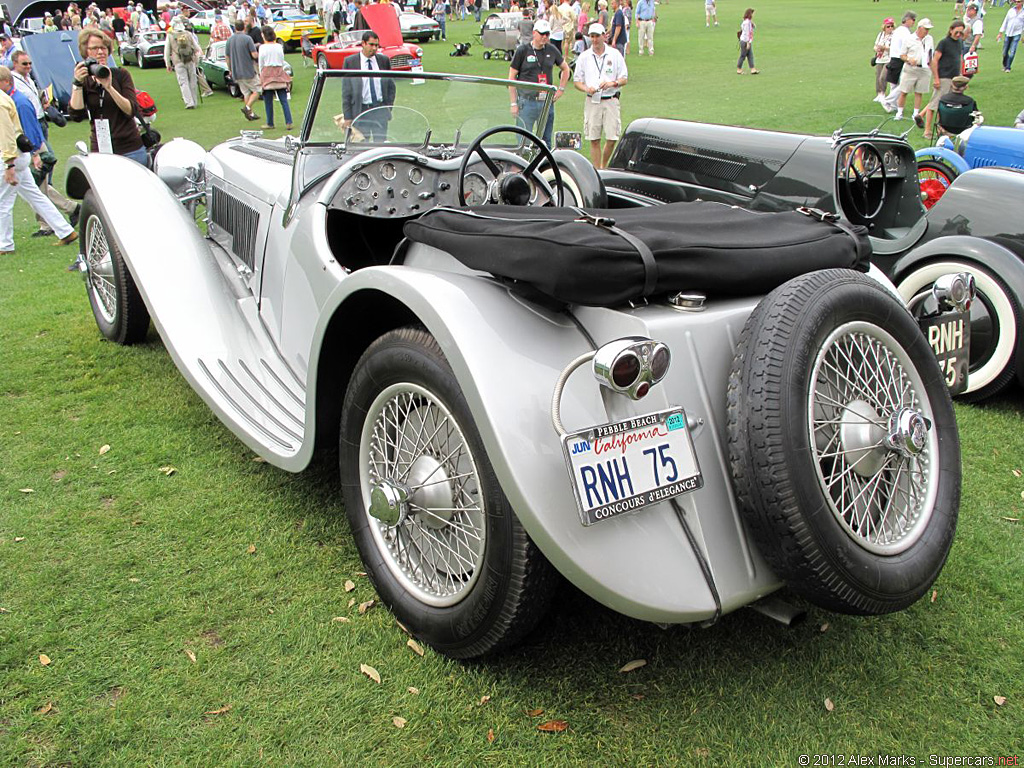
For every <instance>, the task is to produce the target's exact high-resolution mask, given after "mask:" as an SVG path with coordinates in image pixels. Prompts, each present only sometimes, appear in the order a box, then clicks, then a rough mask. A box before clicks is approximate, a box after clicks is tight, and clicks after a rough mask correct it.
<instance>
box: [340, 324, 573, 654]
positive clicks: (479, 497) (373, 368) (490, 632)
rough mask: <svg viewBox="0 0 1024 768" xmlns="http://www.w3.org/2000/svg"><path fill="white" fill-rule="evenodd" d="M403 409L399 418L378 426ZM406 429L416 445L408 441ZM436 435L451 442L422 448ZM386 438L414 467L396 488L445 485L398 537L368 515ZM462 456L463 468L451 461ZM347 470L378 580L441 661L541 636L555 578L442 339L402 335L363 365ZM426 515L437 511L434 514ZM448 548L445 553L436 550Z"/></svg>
mask: <svg viewBox="0 0 1024 768" xmlns="http://www.w3.org/2000/svg"><path fill="white" fill-rule="evenodd" d="M393 403H396V404H397V405H396V406H395V408H396V410H391V411H389V413H390V414H391V419H390V420H378V419H379V418H380V419H383V417H380V414H381V413H382V412H383V411H384V409H385V408H390V407H391V406H392V404H393ZM399 408H404V409H405V410H404V412H399V410H398V409H399ZM428 417H429V418H433V419H437V418H442V419H444V421H442V422H441V423H442V424H445V425H446V428H445V429H443V430H440V433H438V430H434V429H431V430H424V429H422V425H423V424H425V423H428V422H427V420H428ZM430 423H431V424H433V423H434V422H430ZM374 426H376V429H377V431H376V432H374V431H373V428H374ZM406 426H409V428H410V433H409V434H408V435H407V434H406V433H405V432H403V431H401V429H402V428H403V427H406ZM416 426H420V430H419V434H418V435H417V434H414V433H413V431H414V430H415V428H416ZM428 431H430V432H431V434H432V435H433V434H439V435H440V436H438V437H433V436H432V437H431V438H430V439H428V440H422V435H423V434H425V433H426V432H428ZM385 433H386V434H390V435H392V436H394V435H400V437H401V439H402V441H403V446H405V448H404V449H403V450H404V451H405V454H407V455H408V456H409V457H415V458H412V460H410V461H407V462H405V465H404V466H401V465H395V466H394V467H393V468H392V469H393V472H394V474H396V475H398V476H397V477H394V478H392V479H394V480H395V481H396V482H399V483H404V484H408V485H409V486H413V487H415V485H416V480H415V477H416V476H417V475H418V474H419V473H421V472H422V473H426V474H425V476H426V477H433V478H438V477H444V482H443V483H438V482H436V480H435V481H433V482H431V483H429V486H430V488H431V489H432V490H431V491H427V490H423V491H417V490H411V491H410V496H409V501H410V505H409V506H408V508H407V511H408V515H407V516H405V517H404V518H403V519H402V520H401V521H400V522H398V523H397V524H396V525H392V526H390V527H389V526H387V525H385V524H384V523H382V522H380V521H379V520H378V519H376V518H374V517H371V516H370V513H369V499H370V491H371V489H372V488H373V486H374V484H375V483H379V482H380V480H381V479H382V478H381V474H382V473H380V472H378V471H377V470H376V469H375V467H377V466H378V464H377V463H375V462H378V460H380V461H384V462H385V463H386V462H387V461H388V460H389V459H388V457H389V456H392V454H390V453H389V452H388V449H387V443H386V437H385V443H384V448H381V444H380V443H379V442H374V439H375V438H374V436H375V435H376V436H379V435H381V434H385ZM409 435H412V437H409ZM413 438H415V439H413ZM376 439H378V440H379V438H376ZM421 442H422V444H420V443H421ZM451 446H455V448H454V449H451V450H450V448H451ZM453 450H454V451H457V453H456V454H455V455H456V456H457V459H456V460H455V461H452V460H451V459H450V458H446V457H448V456H449V455H450V454H451V453H452V452H453ZM405 454H403V455H405ZM340 463H341V467H340V469H341V479H342V484H343V487H344V497H345V509H346V512H347V515H348V519H349V524H350V525H351V527H352V533H353V536H354V537H355V542H356V546H357V547H358V548H359V553H360V555H361V557H362V560H363V563H364V564H365V566H366V571H367V574H368V575H369V577H370V579H371V580H372V582H373V584H374V586H375V587H376V589H377V594H378V595H380V598H381V600H382V601H383V602H384V603H385V604H386V605H387V606H388V607H389V608H391V610H392V611H393V612H394V614H395V616H396V617H397V618H398V619H399V621H401V622H402V623H403V624H404V625H405V626H406V627H408V628H409V630H410V631H411V632H412V633H413V634H415V635H416V636H417V637H419V638H421V639H423V640H424V641H426V642H427V643H428V644H430V645H431V646H432V647H433V648H434V649H436V650H437V651H438V652H439V653H442V654H444V655H446V656H449V657H452V658H460V659H466V658H473V657H477V656H482V655H484V654H488V653H492V652H494V651H497V650H500V649H502V648H505V647H507V646H510V645H512V644H514V643H515V642H516V641H518V640H519V639H521V638H522V637H523V636H524V635H525V634H526V633H528V632H529V631H530V630H531V629H533V627H534V626H536V624H537V623H538V622H539V621H540V619H541V618H542V616H543V614H544V612H545V611H546V609H547V606H548V604H549V602H550V598H551V595H552V592H553V588H554V584H555V580H556V574H555V571H554V569H553V568H552V567H551V565H550V564H549V563H548V562H547V560H546V559H545V558H544V556H543V555H542V554H541V553H540V551H539V550H538V549H537V547H536V546H535V545H534V544H533V542H532V541H531V540H530V538H529V536H527V534H526V532H525V531H524V530H523V528H522V526H521V525H520V524H519V521H518V520H517V519H516V516H515V514H514V513H513V511H512V508H511V506H510V504H509V502H508V499H507V498H505V494H504V493H503V492H502V490H501V487H500V485H499V483H498V480H497V478H496V477H495V475H494V470H493V469H492V468H491V465H490V462H489V461H488V459H487V455H486V453H485V450H484V446H483V443H482V441H481V439H480V435H479V433H478V432H477V429H476V426H475V424H474V422H473V417H472V415H471V414H470V410H469V406H468V404H467V403H466V400H465V397H464V396H463V394H462V389H461V388H460V386H459V383H458V380H457V379H456V378H455V375H454V374H453V373H452V370H451V368H450V366H449V365H448V361H447V360H446V359H445V357H444V354H443V353H442V352H441V348H440V346H438V344H437V342H436V341H435V340H434V338H433V336H431V335H430V334H428V333H427V332H425V331H423V330H420V329H415V328H402V329H399V330H396V331H391V332H389V333H387V334H385V335H384V336H381V337H380V338H379V339H377V340H376V341H375V342H374V343H373V344H371V345H370V347H369V348H368V349H367V350H366V352H365V353H364V354H363V356H362V357H361V358H360V360H359V362H358V364H357V365H356V367H355V371H354V373H353V375H352V379H351V381H350V383H349V386H348V390H347V392H346V393H345V401H344V406H343V408H342V417H341V442H340ZM453 477H454V478H463V479H462V480H461V481H460V480H458V479H455V480H453V479H452V478H453ZM422 482H426V481H422ZM459 482H461V483H462V484H461V485H458V483H459ZM424 487H425V486H424ZM438 493H440V494H441V495H440V496H438V495H437V494H438ZM445 494H447V495H445ZM428 495H429V496H433V500H431V501H428V500H427V496H428ZM437 499H442V501H441V503H440V504H438V503H436V502H437ZM466 500H469V502H470V503H469V504H466V503H465V502H466ZM417 502H418V503H419V504H422V505H423V506H418V505H417ZM427 509H432V510H434V511H432V512H427V513H426V514H424V512H426V510H427ZM453 510H457V511H454V513H453ZM435 512H440V514H436V513H435ZM445 513H447V515H448V517H447V518H445V519H442V517H441V515H443V514H445ZM434 532H436V535H435V533H434ZM388 537H390V544H389V543H388V541H389V538H388ZM459 537H461V538H459ZM440 541H445V542H446V544H444V545H441V546H435V543H436V542H440ZM452 544H454V547H455V549H458V550H460V551H461V553H462V556H461V557H460V558H459V559H458V561H455V558H453V557H450V556H449V555H447V554H446V551H445V550H444V549H442V547H447V549H449V550H451V551H452V552H455V549H453V548H452V547H451V546H449V545H452ZM431 552H432V553H433V554H432V556H428V555H430V553H431ZM439 553H440V554H439ZM439 559H440V560H441V562H439ZM446 559H447V560H448V562H444V561H445V560H446ZM452 571H456V572H455V573H452ZM431 580H433V581H431ZM445 580H446V581H445ZM448 582H450V587H449V583H448Z"/></svg>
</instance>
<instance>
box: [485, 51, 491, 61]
mask: <svg viewBox="0 0 1024 768" xmlns="http://www.w3.org/2000/svg"><path fill="white" fill-rule="evenodd" d="M489 58H491V52H490V51H484V61H487V60H488V59H489Z"/></svg>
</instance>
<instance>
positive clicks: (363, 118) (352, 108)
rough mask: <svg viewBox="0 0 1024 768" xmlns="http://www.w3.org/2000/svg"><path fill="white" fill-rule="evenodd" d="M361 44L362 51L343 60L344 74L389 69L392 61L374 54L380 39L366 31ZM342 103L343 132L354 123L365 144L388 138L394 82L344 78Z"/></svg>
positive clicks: (377, 78)
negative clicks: (354, 70)
mask: <svg viewBox="0 0 1024 768" xmlns="http://www.w3.org/2000/svg"><path fill="white" fill-rule="evenodd" d="M362 41H363V48H362V50H361V51H360V52H359V53H353V54H352V55H351V56H349V57H348V58H346V59H345V61H344V63H342V65H341V68H342V69H343V70H344V69H360V70H363V71H373V70H375V69H376V70H382V69H383V70H389V69H391V60H390V59H388V57H387V56H385V55H384V54H383V53H377V49H378V48H379V47H380V38H378V37H377V33H376V32H373V31H372V30H367V31H366V32H364V33H363V38H362ZM342 101H343V109H344V115H345V119H344V120H343V121H342V123H341V127H342V128H347V127H348V126H349V125H351V124H352V123H353V121H355V128H356V129H358V130H359V131H360V132H361V133H362V134H363V135H364V136H366V138H367V139H368V140H370V141H373V142H383V141H384V140H385V139H386V138H387V133H388V121H389V120H390V119H391V109H390V108H391V106H392V105H393V104H394V103H395V81H394V80H392V79H391V78H385V77H347V78H345V80H344V82H343V85H342ZM370 110H373V111H372V112H371V111H370ZM363 113H368V114H365V115H364V114H363ZM357 118H358V120H357Z"/></svg>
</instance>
